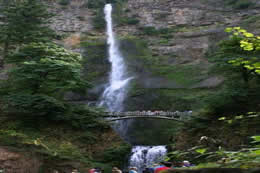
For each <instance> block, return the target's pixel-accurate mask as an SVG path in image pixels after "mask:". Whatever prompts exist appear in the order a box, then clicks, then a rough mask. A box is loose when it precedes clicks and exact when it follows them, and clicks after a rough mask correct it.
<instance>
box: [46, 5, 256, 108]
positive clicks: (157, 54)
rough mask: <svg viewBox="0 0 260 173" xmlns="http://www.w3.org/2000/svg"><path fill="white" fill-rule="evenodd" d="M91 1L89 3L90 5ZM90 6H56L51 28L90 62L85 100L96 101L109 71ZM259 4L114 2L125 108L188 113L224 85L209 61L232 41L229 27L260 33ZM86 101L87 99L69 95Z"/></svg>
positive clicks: (97, 13) (98, 12)
mask: <svg viewBox="0 0 260 173" xmlns="http://www.w3.org/2000/svg"><path fill="white" fill-rule="evenodd" d="M89 1H91V0H89ZM89 1H84V0H75V1H70V3H68V4H66V5H60V4H59V3H57V2H54V4H52V5H51V9H52V11H53V12H54V13H56V14H58V15H57V16H56V17H55V18H54V20H53V28H54V29H55V30H57V31H58V32H59V33H60V34H61V38H64V39H63V40H62V42H63V43H64V44H65V46H67V47H69V48H72V49H74V50H75V51H79V52H81V53H82V54H83V55H84V57H85V60H86V61H85V63H86V65H85V66H86V69H85V73H86V74H85V75H86V79H88V80H91V81H92V82H93V83H94V84H95V88H93V89H92V90H91V93H92V94H91V96H90V97H89V98H87V100H91V101H96V100H97V99H98V97H99V95H100V93H101V92H102V89H103V86H104V84H105V82H106V79H107V76H108V72H109V62H108V61H107V56H106V43H105V34H104V24H102V15H103V14H102V13H103V12H102V7H96V8H88V3H89ZM259 5H260V4H259V2H258V1H257V0H248V1H243V2H241V1H224V0H128V1H118V2H117V3H116V4H114V20H115V29H116V33H117V36H118V39H119V41H120V45H121V50H122V52H123V55H124V57H125V59H126V61H127V64H128V69H129V73H131V74H132V75H133V76H135V79H134V80H133V81H132V84H131V86H130V88H131V89H130V94H129V97H128V99H127V103H126V105H127V106H126V107H127V108H126V109H128V110H137V109H138V110H140V109H168V110H176V109H178V110H187V109H197V108H199V107H201V104H202V103H201V100H202V99H203V98H205V97H207V96H208V95H210V94H211V93H212V92H215V91H216V89H217V88H218V87H219V86H221V84H222V83H223V81H224V78H223V77H222V75H221V74H217V73H211V72H210V69H211V66H212V64H211V63H209V62H208V57H209V56H210V55H211V53H212V52H214V51H216V48H217V43H218V42H219V41H220V40H222V39H225V38H226V37H227V35H226V34H225V32H224V29H225V28H226V27H229V26H242V27H244V28H246V29H249V30H250V31H252V32H254V33H257V32H259V27H260V24H259V19H260V9H259ZM71 99H74V100H77V99H79V100H85V99H86V98H84V97H79V96H78V97H72V98H71Z"/></svg>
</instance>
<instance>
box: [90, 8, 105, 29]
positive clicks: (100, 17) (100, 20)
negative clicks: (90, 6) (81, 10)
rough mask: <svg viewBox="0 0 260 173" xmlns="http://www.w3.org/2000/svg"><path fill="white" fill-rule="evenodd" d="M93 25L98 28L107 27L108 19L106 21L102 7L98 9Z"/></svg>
mask: <svg viewBox="0 0 260 173" xmlns="http://www.w3.org/2000/svg"><path fill="white" fill-rule="evenodd" d="M93 25H94V28H95V29H98V30H100V29H104V28H105V25H106V21H105V15H104V12H103V9H102V8H100V9H98V10H97V11H96V15H95V17H94V18H93Z"/></svg>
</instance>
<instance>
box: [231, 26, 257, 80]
mask: <svg viewBox="0 0 260 173" xmlns="http://www.w3.org/2000/svg"><path fill="white" fill-rule="evenodd" d="M226 32H229V33H230V32H231V33H232V34H233V35H232V37H233V38H234V37H239V38H240V41H239V47H240V49H242V51H245V52H247V54H248V55H251V56H240V57H234V58H233V59H232V60H229V61H228V63H230V64H231V65H233V66H235V67H238V68H240V69H241V71H242V73H243V76H244V79H245V80H246V81H248V78H249V75H256V76H258V77H260V57H257V56H259V53H260V36H255V35H254V34H252V33H249V32H247V31H246V30H245V29H241V28H240V27H234V28H227V29H226Z"/></svg>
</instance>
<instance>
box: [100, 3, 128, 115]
mask: <svg viewBox="0 0 260 173" xmlns="http://www.w3.org/2000/svg"><path fill="white" fill-rule="evenodd" d="M104 13H105V19H106V24H107V26H106V28H107V30H106V33H107V37H108V38H107V44H108V46H109V51H108V53H109V61H110V62H111V66H112V67H111V72H110V76H109V84H108V86H107V87H106V89H105V91H104V92H103V94H102V97H101V102H100V103H99V106H104V107H106V108H107V109H108V110H109V111H111V112H113V111H116V112H119V111H122V110H123V102H124V99H125V96H126V94H127V84H128V83H129V81H130V80H131V79H132V78H131V77H128V76H127V75H126V67H125V64H124V60H123V57H122V55H121V53H120V51H119V49H118V45H117V42H116V39H115V37H114V33H113V22H112V5H111V4H106V5H105V8H104Z"/></svg>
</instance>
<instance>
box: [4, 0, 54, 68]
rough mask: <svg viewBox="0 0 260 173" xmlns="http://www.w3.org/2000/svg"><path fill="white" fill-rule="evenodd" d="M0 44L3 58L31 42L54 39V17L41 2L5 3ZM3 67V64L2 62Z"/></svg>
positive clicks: (35, 0) (31, 0)
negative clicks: (12, 50) (11, 50)
mask: <svg viewBox="0 0 260 173" xmlns="http://www.w3.org/2000/svg"><path fill="white" fill-rule="evenodd" d="M2 4H3V5H2V9H1V11H2V18H1V21H0V22H1V24H0V42H1V44H2V45H3V58H5V57H6V56H7V54H8V52H9V50H10V49H12V48H16V47H17V46H18V47H19V46H21V45H23V44H28V43H31V42H45V41H49V40H50V39H51V38H53V37H54V31H52V30H51V29H50V27H49V25H48V24H49V23H50V19H51V17H52V16H53V15H52V14H51V13H49V12H48V10H47V6H46V5H45V4H43V3H42V2H41V1H40V0H23V1H3V2H2ZM0 66H3V62H0Z"/></svg>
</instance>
